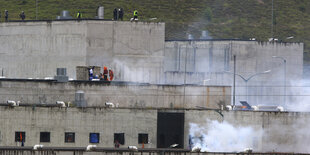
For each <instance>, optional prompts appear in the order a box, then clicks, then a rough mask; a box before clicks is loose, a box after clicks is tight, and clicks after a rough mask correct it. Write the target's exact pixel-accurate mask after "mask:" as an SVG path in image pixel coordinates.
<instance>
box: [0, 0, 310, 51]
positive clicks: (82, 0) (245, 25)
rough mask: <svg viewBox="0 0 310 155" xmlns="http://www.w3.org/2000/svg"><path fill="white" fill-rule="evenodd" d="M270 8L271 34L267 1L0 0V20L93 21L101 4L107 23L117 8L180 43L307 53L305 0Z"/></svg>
mask: <svg viewBox="0 0 310 155" xmlns="http://www.w3.org/2000/svg"><path fill="white" fill-rule="evenodd" d="M36 2H37V3H36ZM36 4H37V5H36ZM273 4H274V5H273V6H274V11H273V14H274V18H273V25H274V26H273V32H272V27H271V25H272V16H271V15H272V11H271V10H272V0H114V1H111V0H0V11H1V14H2V17H1V21H3V20H4V10H5V9H7V10H8V11H9V14H10V15H9V16H10V19H11V20H17V19H19V13H20V12H21V11H22V10H23V11H25V13H26V19H28V20H29V19H36V6H37V11H38V12H37V19H42V20H46V19H56V16H58V15H59V14H60V11H62V10H68V11H70V13H71V16H72V17H75V14H76V12H77V11H78V10H80V11H81V12H82V13H83V18H94V17H95V16H96V9H97V7H98V6H104V9H105V10H104V12H105V15H104V16H105V18H106V19H112V16H113V9H114V8H123V9H124V12H125V15H124V20H129V19H130V18H131V17H132V12H133V10H134V9H137V10H138V11H139V19H140V20H142V21H150V19H151V18H157V19H156V20H153V21H155V22H165V23H166V39H185V38H187V35H188V34H192V35H193V36H194V37H195V38H199V37H200V35H201V31H202V30H207V31H208V32H209V35H210V36H211V37H212V38H214V39H231V38H239V39H249V38H256V39H257V40H259V41H267V40H268V38H271V37H272V36H274V37H275V38H279V40H281V41H283V42H304V43H305V52H309V53H310V37H309V36H310V1H309V0H273ZM291 36H293V38H292V39H287V37H291ZM306 56H307V55H306Z"/></svg>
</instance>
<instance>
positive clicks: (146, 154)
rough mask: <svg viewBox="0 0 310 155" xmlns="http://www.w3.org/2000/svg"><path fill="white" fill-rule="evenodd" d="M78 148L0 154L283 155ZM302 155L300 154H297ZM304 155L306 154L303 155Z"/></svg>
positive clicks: (26, 150)
mask: <svg viewBox="0 0 310 155" xmlns="http://www.w3.org/2000/svg"><path fill="white" fill-rule="evenodd" d="M78 150H80V148H78V149H75V148H72V149H68V151H63V150H61V149H57V148H44V149H43V150H40V151H31V150H29V149H22V148H19V149H16V150H14V149H13V150H12V149H7V150H6V149H5V148H3V149H1V150H0V154H10V155H102V154H109V155H119V154H122V155H159V154H160V155H166V154H167V155H283V154H284V153H278V152H270V153H264V152H254V153H242V152H238V153H236V152H190V151H183V150H174V151H170V150H155V149H152V150H139V151H137V152H133V151H129V150H123V149H122V150H106V149H100V150H97V151H78ZM291 154H292V155H293V154H294V155H296V153H285V155H291ZM299 155H302V154H299ZM304 155H306V154H304Z"/></svg>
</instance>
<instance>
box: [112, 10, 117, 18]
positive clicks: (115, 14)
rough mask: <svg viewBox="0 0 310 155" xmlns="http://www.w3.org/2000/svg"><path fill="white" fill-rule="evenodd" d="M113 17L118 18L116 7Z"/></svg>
mask: <svg viewBox="0 0 310 155" xmlns="http://www.w3.org/2000/svg"><path fill="white" fill-rule="evenodd" d="M113 19H114V20H117V9H116V8H115V9H114V11H113Z"/></svg>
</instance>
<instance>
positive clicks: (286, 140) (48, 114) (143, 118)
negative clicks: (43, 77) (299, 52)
mask: <svg viewBox="0 0 310 155" xmlns="http://www.w3.org/2000/svg"><path fill="white" fill-rule="evenodd" d="M158 112H182V110H173V109H159V110H155V109H147V108H144V109H143V108H140V109H136V108H132V109H119V108H112V109H111V108H84V109H82V108H58V107H54V108H52V107H49V108H47V107H45V108H43V107H15V108H12V107H6V106H0V124H1V126H0V132H1V135H0V137H1V141H0V145H1V146H20V144H19V143H16V142H14V136H15V131H25V132H26V142H25V146H33V145H35V144H39V143H40V132H51V142H50V143H40V144H43V145H44V146H54V147H59V146H61V147H86V146H87V145H88V144H89V137H88V136H89V133H90V132H98V133H100V143H98V144H96V145H97V146H98V147H113V134H114V133H125V145H122V146H121V148H126V147H127V146H129V145H135V146H138V148H141V147H142V145H141V144H138V137H137V136H138V133H148V135H149V141H150V143H149V144H145V148H156V144H157V135H156V133H157V113H158ZM183 112H184V113H185V122H184V125H185V130H184V137H185V138H184V144H185V145H184V148H185V149H187V148H188V135H189V123H197V124H199V125H201V126H205V128H206V129H207V130H209V126H208V123H207V122H206V120H207V119H209V120H217V121H219V122H222V121H227V122H228V123H230V124H232V125H233V126H235V127H252V128H253V129H254V134H257V133H256V132H255V131H256V130H261V129H262V130H264V134H263V136H261V137H260V135H258V134H257V139H255V140H256V142H254V140H253V145H254V144H255V145H257V146H254V147H253V148H255V149H254V151H256V152H266V151H270V150H271V151H276V152H295V153H297V152H298V150H300V149H301V148H298V147H304V148H303V150H304V151H305V148H308V147H307V145H308V143H307V136H309V134H308V133H307V132H306V131H307V129H308V125H305V124H304V123H309V122H310V114H309V113H287V112H246V111H228V112H225V111H222V113H223V115H224V117H221V116H220V115H219V114H218V113H217V112H215V111H213V110H195V109H187V110H185V111H183ZM65 132H75V143H64V133H65ZM223 134H224V133H223ZM303 138H304V139H303ZM271 144H272V145H271ZM305 146H306V147H305ZM308 151H309V150H308Z"/></svg>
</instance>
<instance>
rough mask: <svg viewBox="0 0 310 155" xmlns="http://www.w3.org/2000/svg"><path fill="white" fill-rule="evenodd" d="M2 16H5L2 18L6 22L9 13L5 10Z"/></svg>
mask: <svg viewBox="0 0 310 155" xmlns="http://www.w3.org/2000/svg"><path fill="white" fill-rule="evenodd" d="M4 15H5V16H4V18H5V21H6V22H8V19H9V11H8V10H5V11H4Z"/></svg>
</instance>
